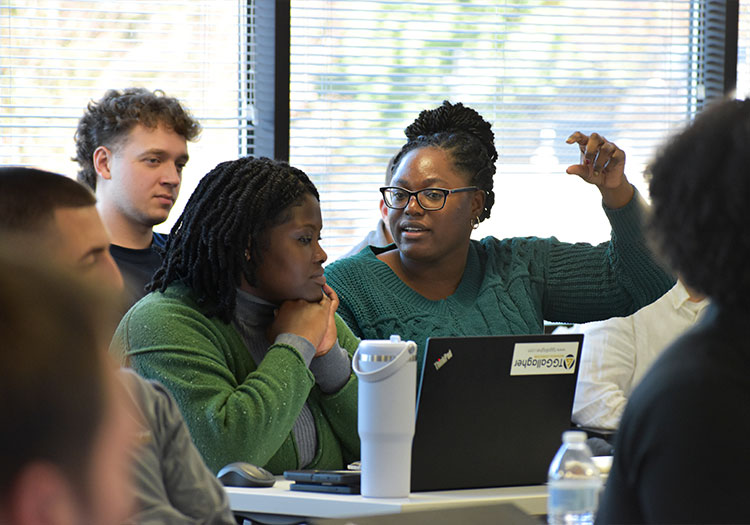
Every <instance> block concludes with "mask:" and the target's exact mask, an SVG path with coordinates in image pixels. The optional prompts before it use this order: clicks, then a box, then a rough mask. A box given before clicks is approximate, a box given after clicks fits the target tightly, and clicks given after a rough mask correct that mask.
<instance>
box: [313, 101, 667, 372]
mask: <svg viewBox="0 0 750 525" xmlns="http://www.w3.org/2000/svg"><path fill="white" fill-rule="evenodd" d="M406 136H407V137H408V141H407V142H406V144H404V146H403V148H402V149H401V152H400V153H399V154H397V155H396V158H395V159H394V162H393V170H394V174H393V179H392V181H391V186H389V187H384V188H381V192H382V194H383V199H384V201H385V204H386V206H388V207H389V210H388V217H387V219H388V224H389V227H390V231H391V234H392V235H393V240H394V241H395V247H394V246H389V247H386V248H384V249H377V248H373V247H369V248H365V249H364V250H362V251H361V252H360V253H358V254H357V255H355V256H353V257H348V258H345V259H341V260H338V261H336V262H334V263H332V264H330V265H329V266H328V267H327V268H326V277H327V279H328V282H329V284H330V285H331V287H332V288H333V289H335V290H336V292H337V293H338V294H339V297H340V298H341V305H340V308H339V313H340V314H341V317H342V318H343V319H344V321H346V323H347V324H348V325H349V326H350V327H351V328H352V331H353V332H354V333H355V334H356V335H357V336H359V337H362V338H367V339H383V338H386V339H387V338H388V337H389V336H390V335H391V334H399V335H400V336H401V337H402V338H403V339H411V340H413V341H415V342H416V343H417V345H418V347H419V353H420V356H419V363H420V364H421V356H422V354H423V352H424V345H425V340H426V338H427V337H428V336H441V335H442V336H449V335H450V336H455V335H491V334H524V333H541V332H542V331H543V323H544V320H545V319H546V320H549V321H562V322H583V321H592V320H598V319H603V318H608V317H612V316H615V315H619V316H622V315H628V314H630V313H632V312H633V311H635V310H637V309H638V308H640V307H641V306H644V305H646V304H648V303H650V302H652V301H653V300H655V299H656V298H657V297H659V296H661V295H662V294H663V293H664V292H666V291H667V290H668V289H669V288H670V286H671V285H672V284H673V282H674V280H673V279H672V277H671V276H670V275H669V274H667V273H666V272H665V271H664V270H663V269H661V268H660V267H659V266H658V265H657V264H656V263H655V262H654V260H653V259H652V256H651V253H650V252H649V250H648V248H647V246H646V243H645V240H644V237H643V234H642V227H641V223H642V219H643V215H644V203H643V201H642V199H641V198H640V197H639V195H638V194H637V192H636V191H635V189H634V187H633V186H632V185H631V184H630V183H629V182H628V181H627V179H626V177H625V174H624V171H623V170H624V165H625V154H624V152H623V151H622V150H620V149H619V148H617V146H615V145H614V144H612V143H611V142H607V141H606V140H605V139H604V138H602V137H600V136H598V135H596V134H594V135H591V136H590V137H588V136H585V135H582V134H581V133H574V134H573V135H572V136H571V137H570V138H569V139H568V142H570V143H577V144H578V145H579V147H580V149H581V152H582V154H583V155H584V156H585V161H584V163H583V164H581V165H575V166H571V167H569V168H568V173H572V174H576V175H578V176H580V177H581V178H582V179H584V180H585V181H586V182H589V183H590V184H593V185H595V186H596V187H597V189H598V190H599V191H600V192H601V194H602V199H603V203H604V210H605V213H606V214H607V218H608V219H609V221H610V223H611V224H612V240H611V241H610V242H608V243H603V244H601V245H599V246H591V245H588V244H567V243H562V242H559V241H557V240H556V239H554V238H551V239H538V238H534V237H527V238H512V239H503V240H500V239H496V238H494V237H486V238H484V239H482V240H481V241H472V240H471V238H470V235H471V231H472V228H475V227H476V226H477V225H478V224H479V223H480V222H481V221H483V220H484V219H486V218H487V217H489V216H490V211H491V210H492V205H493V202H494V193H493V191H492V186H493V180H492V178H493V175H494V173H495V161H496V160H497V151H496V150H495V146H494V143H493V141H494V135H493V133H492V130H491V126H490V124H489V123H488V122H486V121H485V120H484V119H483V118H482V117H481V116H480V115H479V114H478V113H477V112H476V111H474V110H473V109H471V108H468V107H465V106H464V105H462V104H461V103H457V104H451V103H450V102H447V101H446V102H444V103H443V104H442V105H441V106H440V107H438V108H436V109H432V110H425V111H423V112H422V113H421V114H420V116H419V117H418V118H417V119H416V120H415V121H414V123H412V124H411V125H410V126H409V127H408V128H406Z"/></svg>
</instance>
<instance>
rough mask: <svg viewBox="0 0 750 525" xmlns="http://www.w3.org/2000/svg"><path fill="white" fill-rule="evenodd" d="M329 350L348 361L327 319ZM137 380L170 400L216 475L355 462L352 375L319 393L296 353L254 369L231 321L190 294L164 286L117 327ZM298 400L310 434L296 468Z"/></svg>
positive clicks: (349, 339)
mask: <svg viewBox="0 0 750 525" xmlns="http://www.w3.org/2000/svg"><path fill="white" fill-rule="evenodd" d="M336 327H337V329H338V340H339V345H340V346H341V347H342V348H344V349H346V350H347V352H348V353H349V354H350V356H351V355H353V354H354V351H355V350H356V349H357V345H358V343H359V341H358V340H357V338H356V337H355V336H354V335H353V334H352V332H351V330H349V328H348V327H347V326H346V325H345V324H344V323H343V321H342V320H341V319H340V318H338V316H337V319H336ZM112 349H113V351H114V352H122V351H124V352H125V355H126V356H127V357H128V358H129V360H130V364H131V366H132V367H133V368H134V369H135V370H136V371H137V372H138V373H139V374H140V375H142V376H144V377H146V378H148V379H153V380H156V381H159V382H160V383H162V384H163V385H164V386H165V387H166V388H167V389H168V390H169V391H170V392H171V393H172V395H173V396H174V397H175V399H176V400H177V403H178V405H179V407H180V411H181V412H182V415H183V417H184V418H185V421H186V423H187V425H188V428H189V429H190V434H191V435H192V438H193V441H194V442H195V444H196V446H197V448H198V450H199V451H200V452H201V454H202V455H203V458H204V459H205V461H206V464H207V465H208V467H209V468H210V469H211V470H213V471H214V472H217V471H218V470H219V469H220V468H221V467H223V466H224V465H226V464H228V463H231V462H234V461H248V462H250V463H254V464H256V465H261V466H264V467H265V468H267V469H268V470H270V471H271V472H274V473H276V474H280V473H282V472H283V471H284V470H288V469H297V468H302V467H303V466H305V467H306V468H320V469H334V468H344V467H345V465H346V464H347V462H350V461H352V460H355V459H358V458H359V436H358V434H357V378H356V375H354V374H351V376H350V377H349V381H348V382H347V383H346V384H345V385H344V386H343V388H341V389H340V390H339V391H337V392H335V393H333V394H330V395H329V394H325V393H323V392H322V391H321V390H320V388H319V387H318V386H317V385H316V384H315V377H314V376H313V374H312V373H311V372H310V370H309V369H308V367H307V366H306V364H305V362H304V360H303V358H302V357H301V355H300V353H299V352H298V351H297V350H295V349H294V348H293V347H292V346H289V345H285V344H273V345H271V347H270V349H269V351H268V353H267V354H266V355H265V357H264V358H263V361H262V362H261V363H260V365H259V366H256V364H255V363H254V362H253V360H252V359H251V357H250V353H249V352H248V350H247V348H246V346H245V343H244V341H243V339H242V337H241V335H240V334H239V332H238V331H237V329H236V328H235V327H234V325H232V324H227V323H224V322H222V321H220V320H218V319H217V318H208V317H206V316H204V315H203V314H202V313H201V310H200V308H199V307H198V305H197V303H196V302H195V299H194V298H193V297H192V295H191V292H190V290H189V289H188V288H187V287H185V286H183V285H172V286H170V287H169V288H167V290H166V291H165V292H164V293H158V292H155V293H151V294H149V295H147V296H146V297H144V298H143V299H141V300H140V301H139V302H138V303H136V305H135V306H133V307H132V308H131V309H130V310H129V311H128V313H127V314H126V315H125V317H124V318H123V319H122V321H121V322H120V325H119V327H118V328H117V331H116V333H115V337H114V339H113V341H112ZM305 402H307V404H308V406H309V408H310V410H311V412H312V414H313V417H314V419H315V427H316V431H317V445H318V446H317V452H316V454H315V457H314V459H313V461H312V463H310V464H309V465H300V464H299V456H298V449H297V445H296V443H295V440H294V436H293V433H292V427H293V425H294V423H295V421H296V419H297V417H298V415H299V414H300V411H301V409H302V406H303V404H304V403H305Z"/></svg>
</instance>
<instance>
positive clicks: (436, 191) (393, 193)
mask: <svg viewBox="0 0 750 525" xmlns="http://www.w3.org/2000/svg"><path fill="white" fill-rule="evenodd" d="M478 189H479V188H477V187H476V186H467V187H465V188H455V189H453V190H446V189H445V188H425V189H423V190H419V191H409V190H406V189H404V188H399V187H398V186H384V187H382V188H380V193H382V194H383V202H385V205H386V206H388V207H389V208H391V209H393V210H403V209H404V208H406V207H407V206H408V205H409V201H410V200H411V198H412V197H416V199H417V204H419V205H420V206H421V207H422V209H423V210H426V211H437V210H442V209H443V206H445V199H447V198H448V195H450V194H451V193H461V192H464V191H477V190H478Z"/></svg>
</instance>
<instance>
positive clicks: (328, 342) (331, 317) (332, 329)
mask: <svg viewBox="0 0 750 525" xmlns="http://www.w3.org/2000/svg"><path fill="white" fill-rule="evenodd" d="M323 293H324V294H326V296H328V298H329V299H330V300H331V306H330V310H329V314H328V325H327V326H326V331H325V334H323V339H321V341H320V344H319V345H318V347H317V348H316V349H315V357H320V356H324V355H326V354H327V353H328V351H329V350H330V349H331V348H332V347H333V343H335V342H336V338H337V337H338V333H337V332H336V310H337V309H338V307H339V296H338V295H336V292H334V291H333V288H331V287H330V286H328V285H327V284H324V285H323Z"/></svg>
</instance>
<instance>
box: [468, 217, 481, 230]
mask: <svg viewBox="0 0 750 525" xmlns="http://www.w3.org/2000/svg"><path fill="white" fill-rule="evenodd" d="M469 222H471V229H472V230H476V229H477V228H479V215H477V216H476V217H474V218H473V219H471V221H469Z"/></svg>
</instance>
